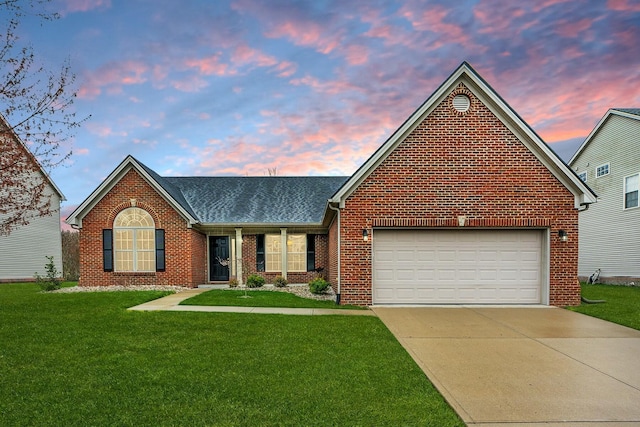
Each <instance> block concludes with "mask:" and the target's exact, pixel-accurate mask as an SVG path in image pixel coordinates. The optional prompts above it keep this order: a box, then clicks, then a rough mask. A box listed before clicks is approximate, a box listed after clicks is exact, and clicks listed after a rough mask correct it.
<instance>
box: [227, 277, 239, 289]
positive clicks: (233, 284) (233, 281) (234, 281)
mask: <svg viewBox="0 0 640 427" xmlns="http://www.w3.org/2000/svg"><path fill="white" fill-rule="evenodd" d="M229 287H230V288H237V287H238V279H231V280H229Z"/></svg>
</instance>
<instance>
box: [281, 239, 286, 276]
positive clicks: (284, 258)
mask: <svg viewBox="0 0 640 427" xmlns="http://www.w3.org/2000/svg"><path fill="white" fill-rule="evenodd" d="M280 248H281V251H282V267H281V270H282V277H284V278H285V279H286V278H287V229H286V228H281V229H280Z"/></svg>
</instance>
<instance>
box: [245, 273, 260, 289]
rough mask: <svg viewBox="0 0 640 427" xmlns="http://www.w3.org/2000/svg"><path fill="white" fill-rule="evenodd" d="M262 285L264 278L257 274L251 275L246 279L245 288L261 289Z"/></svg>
mask: <svg viewBox="0 0 640 427" xmlns="http://www.w3.org/2000/svg"><path fill="white" fill-rule="evenodd" d="M263 285H264V277H262V276H258V275H257V274H251V275H249V277H247V286H248V287H249V288H261V287H262V286H263Z"/></svg>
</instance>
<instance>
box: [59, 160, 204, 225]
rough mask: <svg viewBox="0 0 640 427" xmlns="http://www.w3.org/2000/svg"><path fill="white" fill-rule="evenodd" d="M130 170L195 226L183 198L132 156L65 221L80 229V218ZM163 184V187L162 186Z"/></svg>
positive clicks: (194, 221) (191, 213) (194, 219)
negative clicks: (134, 171)
mask: <svg viewBox="0 0 640 427" xmlns="http://www.w3.org/2000/svg"><path fill="white" fill-rule="evenodd" d="M131 169H134V170H136V172H138V173H139V174H140V176H142V178H143V179H144V180H145V181H146V182H147V183H148V184H149V185H151V187H152V188H153V189H154V190H155V191H156V192H158V194H160V195H161V196H162V197H163V198H164V199H165V200H166V201H167V202H168V203H169V204H170V205H171V206H172V207H173V208H174V209H175V210H176V211H177V212H178V213H180V214H181V215H182V216H183V217H184V218H185V219H186V220H187V222H188V224H189V226H191V225H193V224H197V223H198V222H199V220H198V218H197V217H196V216H195V214H194V213H193V210H192V209H191V207H190V206H189V205H188V203H186V201H185V200H184V197H181V194H179V192H177V191H176V190H175V189H174V188H173V187H172V186H171V185H169V184H167V183H166V182H164V180H163V178H162V177H160V176H159V175H158V174H157V173H155V172H154V171H153V170H151V169H150V168H148V167H147V166H145V165H143V164H142V163H140V162H139V161H137V160H136V159H135V158H133V157H132V156H127V157H126V158H125V159H124V160H123V161H122V162H121V163H120V164H119V165H118V167H116V168H115V169H114V170H113V172H111V173H110V174H109V176H108V177H107V178H106V179H105V180H104V181H102V183H101V184H100V185H99V186H98V188H96V189H95V190H94V191H93V192H92V193H91V194H90V195H89V197H87V198H86V199H85V200H84V201H83V202H82V203H81V204H80V205H79V206H78V207H77V208H76V209H75V210H74V211H73V212H72V213H71V214H70V215H69V216H68V217H67V219H66V220H65V222H66V223H67V224H69V225H71V226H72V227H75V228H82V218H84V216H85V215H86V214H87V213H88V212H89V211H91V209H93V207H94V206H96V205H97V204H98V202H100V200H102V198H103V197H104V196H105V195H106V194H108V193H109V191H110V190H111V189H112V188H113V187H114V186H115V185H116V184H117V183H118V181H120V179H122V177H124V176H125V175H126V174H127V172H129V171H130V170H131ZM163 184H164V186H163Z"/></svg>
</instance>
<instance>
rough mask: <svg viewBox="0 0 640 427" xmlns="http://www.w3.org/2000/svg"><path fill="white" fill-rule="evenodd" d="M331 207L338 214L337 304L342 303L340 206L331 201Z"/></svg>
mask: <svg viewBox="0 0 640 427" xmlns="http://www.w3.org/2000/svg"><path fill="white" fill-rule="evenodd" d="M328 206H329V209H331V210H332V211H336V212H337V214H338V292H337V293H336V305H340V291H341V287H340V277H341V274H340V247H341V246H340V208H335V207H333V206H331V203H329V204H328Z"/></svg>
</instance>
